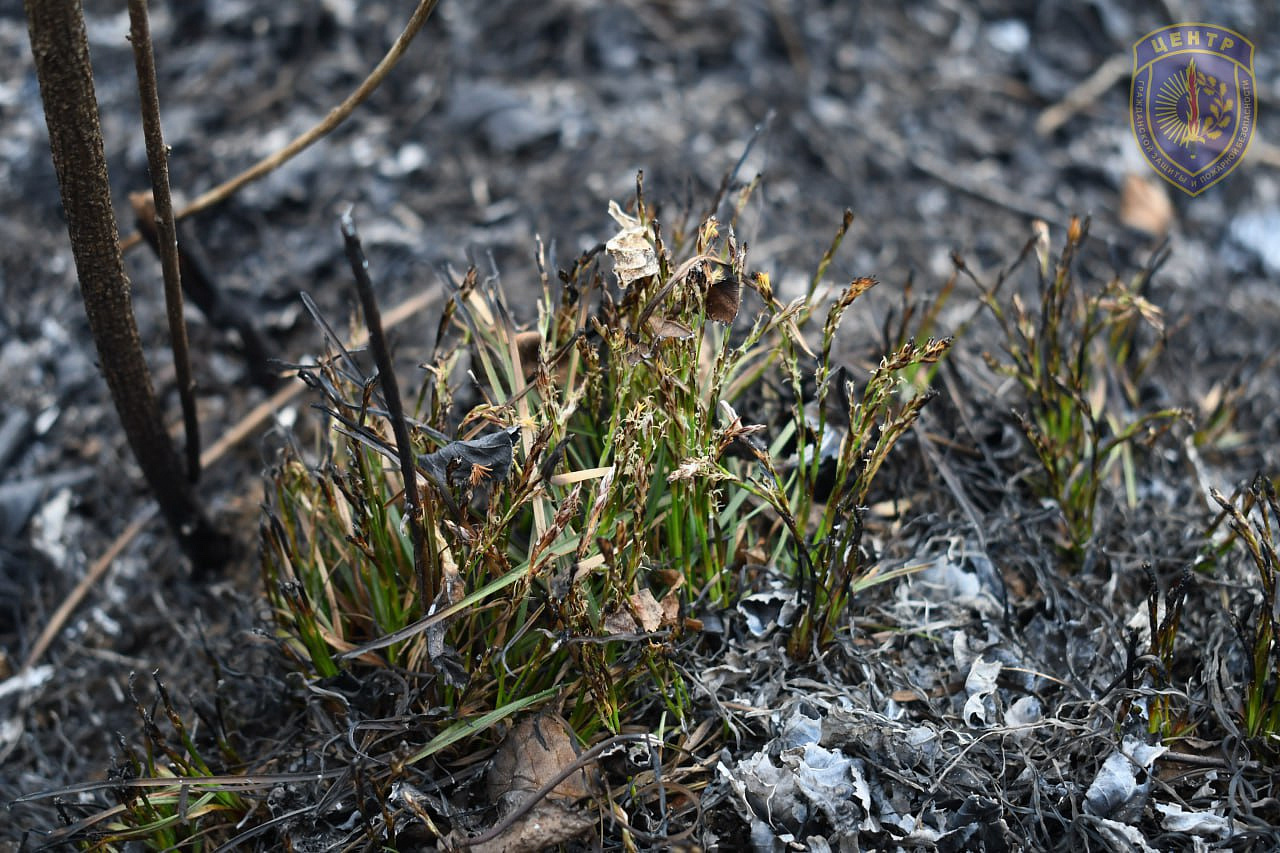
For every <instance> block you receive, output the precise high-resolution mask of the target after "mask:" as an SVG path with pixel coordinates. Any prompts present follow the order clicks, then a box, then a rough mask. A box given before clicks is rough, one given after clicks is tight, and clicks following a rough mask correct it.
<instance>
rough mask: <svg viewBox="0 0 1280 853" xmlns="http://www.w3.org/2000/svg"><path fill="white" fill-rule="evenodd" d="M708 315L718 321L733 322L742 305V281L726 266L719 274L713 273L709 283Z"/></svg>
mask: <svg viewBox="0 0 1280 853" xmlns="http://www.w3.org/2000/svg"><path fill="white" fill-rule="evenodd" d="M706 305H707V316H708V317H710V318H711V319H712V320H715V321H716V322H717V323H732V322H733V320H734V318H735V317H737V316H738V307H739V306H740V305H742V282H740V281H739V280H738V277H737V276H735V275H734V274H733V270H732V269H731V268H728V267H727V266H726V268H725V270H724V271H721V272H720V274H719V275H712V276H711V277H710V281H709V282H708V284H707V298H706Z"/></svg>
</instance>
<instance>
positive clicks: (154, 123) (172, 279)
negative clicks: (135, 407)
mask: <svg viewBox="0 0 1280 853" xmlns="http://www.w3.org/2000/svg"><path fill="white" fill-rule="evenodd" d="M129 41H130V42H132V43H133V63H134V66H135V67H136V68H137V72H138V100H139V101H140V102H141V107H142V138H143V140H144V141H145V142H146V146H147V168H148V169H149V170H150V172H151V193H152V196H153V197H154V198H155V227H156V238H157V239H156V251H157V252H159V253H160V269H161V271H162V272H163V274H164V306H165V313H166V314H167V315H168V318H169V346H170V348H171V349H172V350H173V371H174V373H175V374H176V375H177V383H178V399H179V400H181V401H182V424H183V428H184V429H185V431H186V437H187V443H186V448H185V450H186V457H187V479H188V480H189V481H191V482H192V483H195V482H197V481H198V480H199V479H200V418H199V417H198V416H197V415H196V380H195V377H194V376H193V375H192V372H191V346H190V344H189V343H188V342H187V323H186V320H185V319H184V318H183V316H182V272H181V268H180V266H179V262H178V232H177V226H176V223H175V222H174V219H173V199H172V198H171V197H170V195H169V152H168V150H167V149H166V148H165V145H164V134H163V133H162V132H161V129H160V94H159V92H158V91H157V89H156V58H155V53H154V52H153V50H152V47H151V22H150V21H149V20H148V13H147V0H129Z"/></svg>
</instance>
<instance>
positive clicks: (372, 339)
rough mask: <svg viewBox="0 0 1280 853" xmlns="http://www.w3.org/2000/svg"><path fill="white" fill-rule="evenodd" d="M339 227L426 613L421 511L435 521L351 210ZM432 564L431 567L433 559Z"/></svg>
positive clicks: (429, 587) (431, 592) (428, 591)
mask: <svg viewBox="0 0 1280 853" xmlns="http://www.w3.org/2000/svg"><path fill="white" fill-rule="evenodd" d="M340 227H341V229H342V240H343V243H344V244H345V246H346V250H347V261H348V262H350V264H351V273H352V274H353V275H354V276H355V279H356V290H357V291H358V292H359V294H360V306H361V308H363V309H364V323H365V326H366V327H367V328H368V329H369V348H370V349H372V350H373V360H374V363H375V364H377V366H378V378H379V380H380V381H381V382H382V395H383V396H384V397H385V398H386V401H387V414H388V415H389V416H390V420H391V429H392V431H393V432H394V433H395V437H396V453H397V455H398V456H399V457H400V473H401V475H402V476H403V477H404V512H405V517H406V518H407V519H408V520H409V535H410V539H411V541H412V542H413V568H414V571H415V572H416V573H417V575H418V594H419V595H420V596H421V598H422V609H423V612H424V613H425V612H426V609H427V608H428V607H430V606H431V601H432V599H433V598H434V597H435V589H434V587H435V584H433V583H431V582H430V579H429V578H428V577H427V560H426V553H425V552H426V542H425V538H424V536H423V520H422V519H421V518H420V517H419V515H420V511H425V512H426V514H427V516H428V517H427V519H426V523H427V524H432V525H434V519H433V518H431V517H430V515H431V511H430V507H429V505H424V504H422V503H420V502H419V497H418V466H417V461H416V460H415V459H414V457H413V444H412V443H411V442H410V441H409V422H408V421H407V420H406V419H405V416H404V406H403V405H402V404H401V402H400V386H399V384H398V383H397V382H396V374H395V370H394V369H393V366H392V364H391V352H390V350H389V349H388V348H387V339H386V337H385V336H384V335H383V334H382V314H381V312H379V311H378V300H377V297H376V296H374V293H373V282H372V281H370V279H369V260H368V258H366V257H365V254H364V249H363V248H361V246H360V234H359V233H358V232H357V231H356V223H355V220H354V219H352V218H351V211H350V210H348V211H347V212H346V213H344V214H342V219H341V226H340ZM433 556H434V555H433ZM432 562H433V563H434V559H433V560H432Z"/></svg>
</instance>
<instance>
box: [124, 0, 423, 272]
mask: <svg viewBox="0 0 1280 853" xmlns="http://www.w3.org/2000/svg"><path fill="white" fill-rule="evenodd" d="M439 2H440V0H418V5H417V7H416V8H415V9H414V10H413V14H412V15H410V16H409V21H408V23H406V24H405V25H404V29H403V30H401V32H400V35H399V36H398V37H397V38H396V40H395V42H394V43H393V44H392V45H391V48H390V49H389V50H388V51H387V53H386V55H385V56H383V57H382V61H381V62H379V63H378V64H377V66H375V67H374V69H373V70H372V71H370V72H369V76H368V77H366V78H365V79H364V80H363V81H362V82H361V83H360V85H359V86H358V87H356V90H355V91H354V92H352V93H351V94H350V95H348V96H347V98H346V99H345V100H344V101H343V102H342V103H340V104H338V105H337V106H336V107H334V108H333V109H331V110H329V112H328V113H326V114H325V117H324V118H322V119H321V120H320V121H319V122H317V123H316V124H315V125H314V126H313V127H311V128H309V129H308V130H306V131H304V132H303V133H302V134H301V135H300V136H298V137H296V138H294V139H293V140H291V141H290V142H289V144H288V145H286V146H285V147H284V148H281V149H280V150H279V151H276V152H275V153H273V154H268V155H267V156H266V157H263V158H262V159H261V160H259V161H258V162H257V163H254V164H253V165H252V166H250V167H249V168H248V169H245V170H244V171H243V172H241V173H240V174H238V175H236V176H235V177H233V178H231V179H229V180H227V181H224V182H223V183H221V184H218V186H216V187H213V188H212V189H210V190H207V191H205V192H203V193H201V194H200V196H199V197H197V198H196V199H195V201H192V202H191V203H190V204H188V205H187V206H186V207H184V208H183V209H182V210H180V211H178V218H179V219H186V218H187V217H188V216H191V215H192V214H195V213H199V212H200V211H202V210H207V209H208V208H210V207H213V206H214V205H215V204H218V203H219V202H222V201H225V200H226V199H227V198H229V197H230V196H232V195H234V194H235V193H236V192H237V191H239V189H240V188H241V187H243V186H245V185H246V184H250V183H253V182H254V181H256V180H258V179H259V178H262V177H265V176H266V175H269V174H271V173H272V172H274V171H275V170H276V169H278V168H280V167H281V166H283V165H284V164H285V163H287V162H289V161H290V160H292V159H293V158H294V157H296V156H298V155H299V154H301V153H302V152H303V151H305V150H306V149H307V148H309V147H311V146H312V145H313V144H314V143H316V142H318V141H319V140H321V139H323V138H324V137H325V136H327V135H329V133H330V132H332V131H333V130H334V128H336V127H337V126H338V125H340V124H342V123H343V122H344V121H346V120H347V118H348V117H349V116H350V115H351V114H352V113H353V112H355V111H356V107H358V106H360V105H361V104H362V103H364V102H365V100H367V99H368V97H369V96H370V95H372V94H373V92H374V90H375V89H377V88H378V87H379V86H381V85H382V81H383V80H386V79H387V75H388V74H390V73H391V69H393V68H395V67H396V63H398V62H399V61H400V57H402V56H404V54H405V51H407V50H408V49H409V44H410V42H412V41H413V37H414V36H416V35H417V34H418V31H419V30H421V29H422V26H423V24H425V23H426V22H427V19H428V18H430V17H431V13H432V12H434V11H435V8H436V6H437V5H438V4H439ZM141 241H142V236H141V235H139V234H130V235H129V236H128V237H127V238H126V239H125V240H123V241H122V242H121V243H120V248H121V250H122V251H128V250H129V249H132V248H133V247H134V246H136V245H138V243H140V242H141Z"/></svg>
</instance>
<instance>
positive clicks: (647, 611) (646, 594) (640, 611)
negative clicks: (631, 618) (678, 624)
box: [630, 589, 662, 633]
mask: <svg viewBox="0 0 1280 853" xmlns="http://www.w3.org/2000/svg"><path fill="white" fill-rule="evenodd" d="M630 601H631V608H632V609H633V610H634V611H635V615H636V618H637V619H639V620H640V627H641V628H644V630H645V631H646V632H650V633H651V632H653V631H656V630H658V628H659V627H660V626H661V625H662V605H661V604H659V603H658V600H657V599H656V598H654V597H653V593H652V592H650V591H649V590H647V589H642V590H640V591H639V592H637V593H635V594H634V595H632V596H631V598H630Z"/></svg>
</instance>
